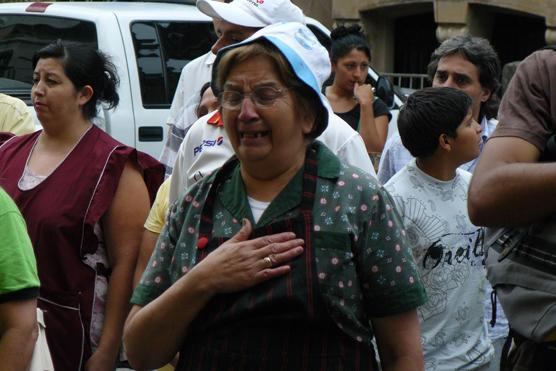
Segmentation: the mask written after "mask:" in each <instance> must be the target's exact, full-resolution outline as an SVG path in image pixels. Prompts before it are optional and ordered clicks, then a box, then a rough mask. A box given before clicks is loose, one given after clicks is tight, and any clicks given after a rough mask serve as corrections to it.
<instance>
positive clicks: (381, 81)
mask: <svg viewBox="0 0 556 371" xmlns="http://www.w3.org/2000/svg"><path fill="white" fill-rule="evenodd" d="M375 94H376V96H377V97H379V98H380V99H382V100H383V101H384V103H386V105H387V106H388V108H392V107H393V106H394V86H393V85H392V83H391V82H390V80H388V79H387V78H386V77H384V76H380V77H379V78H378V80H376V84H375Z"/></svg>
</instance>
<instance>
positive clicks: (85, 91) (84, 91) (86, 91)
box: [78, 85, 94, 106]
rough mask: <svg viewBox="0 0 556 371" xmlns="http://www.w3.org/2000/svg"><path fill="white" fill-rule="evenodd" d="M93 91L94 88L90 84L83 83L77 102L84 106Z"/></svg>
mask: <svg viewBox="0 0 556 371" xmlns="http://www.w3.org/2000/svg"><path fill="white" fill-rule="evenodd" d="M93 93H94V90H93V87H92V86H91V85H85V86H84V87H82V88H81V90H80V91H79V97H78V100H79V104H80V105H81V106H84V105H85V104H86V103H87V102H88V101H89V100H90V99H91V98H92V97H93Z"/></svg>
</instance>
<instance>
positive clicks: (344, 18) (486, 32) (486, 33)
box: [294, 0, 556, 73]
mask: <svg viewBox="0 0 556 371" xmlns="http://www.w3.org/2000/svg"><path fill="white" fill-rule="evenodd" d="M294 2H295V3H297V4H298V5H299V6H301V7H302V8H303V9H304V10H305V12H306V13H307V14H309V15H311V16H313V17H316V18H318V19H320V20H321V21H323V23H325V24H326V25H327V26H331V24H332V23H333V24H341V23H361V24H362V25H363V27H364V29H365V31H366V33H367V36H368V39H369V41H370V43H371V45H372V47H373V65H374V66H375V67H376V68H377V69H378V70H379V71H383V72H407V73H423V72H424V69H423V68H424V67H425V65H426V62H427V61H428V58H429V57H430V52H432V50H434V48H435V47H436V46H437V45H438V43H439V42H441V41H443V40H445V39H447V38H448V37H451V36H454V35H459V34H469V35H473V36H481V37H485V38H487V39H489V40H490V41H491V43H492V44H493V46H494V47H495V49H497V51H498V53H499V54H500V58H501V60H502V63H503V64H505V63H508V62H511V61H514V60H519V59H522V58H523V57H525V56H526V55H528V54H529V53H530V52H532V51H533V50H535V49H537V48H539V47H541V46H543V45H545V44H556V0H294ZM328 10H329V14H330V16H329V17H327V11H328Z"/></svg>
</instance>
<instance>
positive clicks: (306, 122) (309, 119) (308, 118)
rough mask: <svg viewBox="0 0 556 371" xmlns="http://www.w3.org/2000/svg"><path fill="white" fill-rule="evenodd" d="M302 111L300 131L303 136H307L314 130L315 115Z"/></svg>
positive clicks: (315, 123) (308, 111)
mask: <svg viewBox="0 0 556 371" xmlns="http://www.w3.org/2000/svg"><path fill="white" fill-rule="evenodd" d="M304 111H305V112H304V113H303V115H302V118H303V120H302V121H301V130H302V131H303V134H305V135H307V134H310V133H311V132H313V131H314V130H315V129H316V128H315V127H316V125H317V122H316V121H317V114H316V113H315V112H312V111H311V110H308V109H307V110H304Z"/></svg>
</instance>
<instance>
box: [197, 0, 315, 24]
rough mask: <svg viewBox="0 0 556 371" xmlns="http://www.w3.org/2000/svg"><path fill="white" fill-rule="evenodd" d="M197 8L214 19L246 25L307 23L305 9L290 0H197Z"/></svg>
mask: <svg viewBox="0 0 556 371" xmlns="http://www.w3.org/2000/svg"><path fill="white" fill-rule="evenodd" d="M197 8H198V9H199V10H200V11H201V12H203V13H204V14H206V15H208V16H209V17H211V18H213V19H221V20H224V21H226V22H228V23H232V24H236V25H239V26H245V27H258V28H260V27H265V26H268V25H271V24H274V23H280V22H300V23H305V16H304V15H303V11H302V10H301V9H300V8H299V7H298V6H296V5H295V4H293V3H292V2H291V1H290V0H234V1H232V2H231V3H222V2H220V1H215V0H197Z"/></svg>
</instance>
